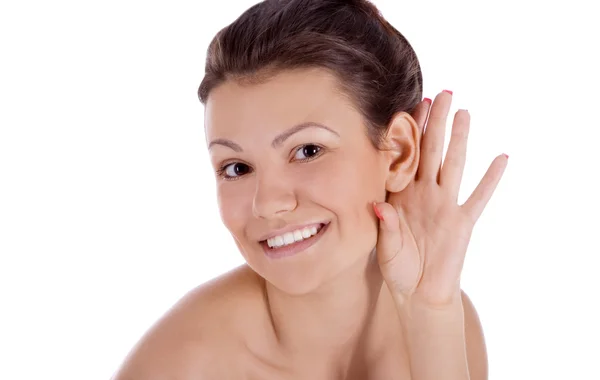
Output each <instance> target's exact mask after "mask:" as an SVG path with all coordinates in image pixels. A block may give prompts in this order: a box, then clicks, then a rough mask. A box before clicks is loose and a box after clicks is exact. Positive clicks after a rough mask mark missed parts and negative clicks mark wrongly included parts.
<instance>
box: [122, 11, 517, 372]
mask: <svg viewBox="0 0 600 380" xmlns="http://www.w3.org/2000/svg"><path fill="white" fill-rule="evenodd" d="M198 94H199V98H200V100H201V102H202V103H203V104H204V105H205V132H206V139H207V145H208V149H209V151H210V157H211V161H212V165H213V167H214V170H215V174H216V177H217V194H218V204H219V210H220V214H221V218H222V221H223V223H224V224H225V226H226V227H227V229H228V230H229V231H230V233H231V235H232V236H233V238H234V240H235V242H236V244H237V246H238V248H239V251H240V252H241V254H242V255H243V257H244V258H245V261H246V265H244V266H242V267H240V268H237V269H235V270H233V271H231V272H229V273H227V274H225V275H222V276H221V277H219V278H216V279H215V280H213V281H211V282H209V283H207V284H203V285H201V286H199V287H198V288H196V289H194V290H192V291H191V292H190V293H189V294H188V295H186V296H185V297H184V298H183V299H182V300H181V301H180V302H179V303H178V304H177V305H176V306H175V307H174V308H173V309H172V310H171V311H170V312H169V313H167V314H166V315H165V316H164V317H163V318H162V319H161V320H160V321H159V322H158V323H157V324H156V325H155V327H154V328H153V329H152V330H151V331H149V332H148V333H147V334H146V336H145V337H144V338H143V339H142V341H141V342H140V343H139V344H138V345H137V346H136V348H134V350H133V351H132V353H131V354H130V355H129V357H128V358H127V360H126V361H125V363H124V364H123V366H122V368H121V369H120V371H119V372H118V374H117V375H116V379H118V380H125V379H162V378H167V377H168V378H178V379H188V378H189V379H198V378H201V379H225V378H232V379H233V378H235V379H237V378H257V379H287V378H290V379H291V378H294V379H417V380H426V379H439V378H444V379H467V378H471V379H484V378H486V376H487V360H486V354H485V345H484V342H483V335H482V332H481V326H480V325H479V321H478V318H477V314H476V312H475V309H474V308H473V305H472V304H471V303H470V301H469V299H468V298H467V297H466V296H465V294H464V293H463V292H462V291H461V290H460V281H459V276H460V271H461V268H462V261H463V258H464V252H465V250H466V244H467V243H468V240H469V237H470V232H471V229H472V227H473V223H474V221H475V220H477V217H478V215H479V214H480V213H481V210H482V209H483V207H484V206H485V203H486V202H487V200H488V199H489V197H491V194H492V193H493V189H494V188H495V185H496V184H497V182H498V181H499V179H500V176H501V174H502V170H503V169H504V166H505V164H506V157H504V156H500V157H499V158H498V159H496V160H495V161H494V163H493V164H492V166H491V167H490V170H489V171H488V173H487V174H486V176H485V177H484V179H483V180H482V182H481V185H480V186H479V187H478V188H477V189H476V191H475V192H474V193H473V196H472V197H471V198H469V201H467V203H466V204H465V205H463V206H458V205H457V204H456V193H457V187H458V185H459V184H460V175H461V173H462V167H463V165H464V156H465V146H466V137H467V134H468V125H469V116H468V113H467V112H466V111H460V112H459V113H457V115H456V117H455V121H454V127H453V135H452V137H451V142H450V147H449V150H448V156H447V161H446V163H449V164H446V163H444V165H443V167H442V166H441V159H442V157H441V152H442V147H443V141H444V125H445V120H446V117H447V114H448V110H449V107H450V102H451V98H452V93H451V92H450V91H444V92H442V93H440V94H439V95H438V96H437V97H436V99H435V102H433V104H431V101H430V100H429V99H425V101H422V99H421V97H422V76H421V70H420V66H419V62H418V60H417V57H416V54H415V52H414V51H413V49H412V48H411V46H410V44H409V43H408V42H407V41H406V39H405V38H404V37H403V36H402V35H401V34H400V33H399V32H398V31H397V30H396V29H395V28H394V27H392V26H391V25H390V24H389V23H387V22H386V21H385V20H384V19H383V18H382V17H381V15H380V14H379V12H378V10H377V9H376V8H375V7H374V6H373V5H372V4H371V3H369V2H368V1H365V0H362V1H361V0H355V1H341V0H338V1H336V0H286V1H281V0H279V1H276V0H266V1H263V2H261V3H259V4H257V5H255V6H253V7H251V8H250V9H248V10H247V11H246V12H244V14H242V15H241V16H240V17H239V18H238V19H237V20H236V21H235V22H233V23H232V24H231V25H229V26H227V27H226V28H224V29H222V30H221V31H220V32H219V33H217V35H216V36H215V38H214V40H213V41H212V43H211V44H210V46H209V49H208V55H207V61H206V67H205V77H204V79H203V81H202V83H201V85H200V88H199V93H198ZM428 114H429V115H430V116H429V120H428V121H427V132H426V133H425V135H424V136H423V138H422V131H423V128H424V126H425V123H426V119H427V117H428ZM440 167H442V169H440ZM211 254H217V255H218V254H219V252H216V253H211Z"/></svg>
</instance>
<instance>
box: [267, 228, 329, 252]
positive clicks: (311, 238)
mask: <svg viewBox="0 0 600 380" xmlns="http://www.w3.org/2000/svg"><path fill="white" fill-rule="evenodd" d="M328 226H329V223H327V224H323V223H322V224H320V225H318V226H312V227H305V228H302V229H298V230H295V231H290V232H286V233H284V234H282V235H278V236H273V237H271V238H269V239H267V240H263V241H262V242H260V244H261V246H262V247H263V250H264V251H265V254H266V255H267V256H268V257H269V258H273V259H276V258H283V257H289V256H293V255H296V254H297V253H300V252H301V251H304V250H305V249H307V248H308V247H310V246H312V245H313V244H315V243H316V242H317V241H318V240H319V239H320V238H321V236H322V235H323V234H324V233H325V231H326V230H327V227H328Z"/></svg>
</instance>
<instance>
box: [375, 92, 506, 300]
mask: <svg viewBox="0 0 600 380" xmlns="http://www.w3.org/2000/svg"><path fill="white" fill-rule="evenodd" d="M450 103H451V96H450V94H447V93H442V94H440V95H438V97H437V98H436V100H435V102H434V104H433V105H432V107H431V113H430V116H429V120H428V123H427V128H426V131H425V133H424V135H423V141H422V144H421V147H422V148H421V162H420V164H419V169H418V172H417V177H416V179H415V180H414V181H413V182H411V183H410V185H409V186H408V187H407V188H406V189H404V190H403V191H401V192H398V193H390V194H389V196H388V199H387V203H389V204H391V205H392V206H393V207H394V208H395V209H396V211H397V213H398V216H399V225H400V234H401V237H402V239H401V241H402V243H401V247H400V248H396V249H393V250H390V249H380V247H378V258H379V263H380V267H381V270H382V274H383V275H384V278H385V279H386V281H387V283H388V284H390V285H391V286H392V287H393V288H394V289H396V290H397V291H399V292H401V293H405V294H419V295H420V296H422V297H424V298H425V299H426V300H427V301H428V302H431V303H443V302H447V301H448V300H449V299H450V298H452V297H455V296H456V295H457V294H458V293H457V292H459V291H460V273H461V271H462V267H463V263H464V258H465V253H466V250H467V246H468V244H469V240H470V237H471V232H472V230H473V227H474V224H475V222H476V220H477V219H478V218H479V215H480V214H481V212H482V211H483V209H484V207H485V205H486V204H487V202H488V200H489V199H490V197H491V195H492V193H493V191H494V189H495V188H496V185H497V183H498V181H499V180H500V178H501V176H502V172H503V170H504V168H505V166H506V159H505V157H506V156H499V157H497V158H496V159H495V160H494V161H493V162H492V164H491V166H490V168H489V169H488V171H487V173H486V174H485V176H484V177H483V179H482V180H481V182H480V184H479V185H478V186H477V188H476V189H475V191H474V192H473V194H472V195H471V196H470V197H469V199H468V200H467V202H465V204H463V205H458V204H457V197H458V191H459V188H460V182H461V179H462V172H463V169H464V162H465V157H466V144H467V135H468V130H469V122H470V120H469V119H470V118H469V114H468V113H467V112H466V111H459V112H457V114H456V116H455V119H454V123H453V127H452V136H451V138H450V144H449V146H448V153H447V154H446V157H445V161H444V165H443V166H441V165H440V164H441V160H442V150H443V143H444V129H445V125H446V118H447V114H448V109H449V107H450ZM421 112H422V111H421ZM414 118H415V120H416V121H417V123H419V125H423V124H424V123H425V118H426V114H425V115H424V116H423V115H421V114H417V115H415V117H414Z"/></svg>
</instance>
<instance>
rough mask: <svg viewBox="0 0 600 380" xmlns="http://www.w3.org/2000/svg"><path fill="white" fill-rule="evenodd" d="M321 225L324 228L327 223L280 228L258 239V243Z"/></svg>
mask: <svg viewBox="0 0 600 380" xmlns="http://www.w3.org/2000/svg"><path fill="white" fill-rule="evenodd" d="M321 224H323V225H324V226H327V225H328V224H329V222H315V223H308V224H296V225H294V226H287V227H285V228H280V229H278V230H275V231H272V232H271V233H269V234H268V235H264V236H263V237H261V238H260V239H258V241H259V242H261V243H262V242H266V241H267V239H270V238H272V237H275V236H279V235H283V234H285V233H286V232H292V231H296V230H301V229H303V228H306V227H308V228H311V227H319V226H320V225H321Z"/></svg>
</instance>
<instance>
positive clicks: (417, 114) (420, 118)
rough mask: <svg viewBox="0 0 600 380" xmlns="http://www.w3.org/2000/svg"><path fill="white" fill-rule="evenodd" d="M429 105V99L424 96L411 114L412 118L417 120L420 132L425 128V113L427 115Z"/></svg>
mask: <svg viewBox="0 0 600 380" xmlns="http://www.w3.org/2000/svg"><path fill="white" fill-rule="evenodd" d="M430 107H431V99H429V98H425V99H423V101H422V102H421V103H419V104H418V105H417V107H416V108H415V110H414V112H413V114H412V115H411V116H412V117H413V119H415V121H416V122H417V125H418V126H419V131H420V133H423V131H424V130H425V123H426V122H427V115H429V108H430Z"/></svg>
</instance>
